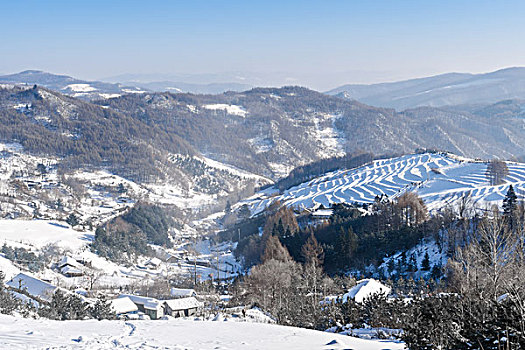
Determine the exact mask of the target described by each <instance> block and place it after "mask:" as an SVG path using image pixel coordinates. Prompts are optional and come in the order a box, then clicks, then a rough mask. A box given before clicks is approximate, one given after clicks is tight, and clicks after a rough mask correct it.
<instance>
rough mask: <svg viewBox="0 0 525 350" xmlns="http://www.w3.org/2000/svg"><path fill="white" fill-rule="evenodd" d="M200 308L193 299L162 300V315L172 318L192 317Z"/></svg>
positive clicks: (197, 302) (200, 305)
mask: <svg viewBox="0 0 525 350" xmlns="http://www.w3.org/2000/svg"><path fill="white" fill-rule="evenodd" d="M202 306H203V303H202V302H200V301H198V300H197V299H195V298H194V297H189V298H179V299H171V300H164V313H165V314H166V315H169V316H172V317H185V316H193V315H195V314H196V313H197V310H198V309H199V308H201V307H202Z"/></svg>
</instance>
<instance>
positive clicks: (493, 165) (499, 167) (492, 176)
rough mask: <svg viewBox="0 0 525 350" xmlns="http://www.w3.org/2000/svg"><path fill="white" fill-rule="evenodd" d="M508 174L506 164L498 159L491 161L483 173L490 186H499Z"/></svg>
mask: <svg viewBox="0 0 525 350" xmlns="http://www.w3.org/2000/svg"><path fill="white" fill-rule="evenodd" d="M508 174H509V169H508V167H507V164H506V163H505V162H504V161H502V160H499V159H494V160H491V161H490V162H489V163H488V165H487V172H486V173H485V175H486V176H487V178H488V179H489V182H490V185H491V186H497V185H501V184H502V183H503V181H504V180H505V177H506V176H507V175H508Z"/></svg>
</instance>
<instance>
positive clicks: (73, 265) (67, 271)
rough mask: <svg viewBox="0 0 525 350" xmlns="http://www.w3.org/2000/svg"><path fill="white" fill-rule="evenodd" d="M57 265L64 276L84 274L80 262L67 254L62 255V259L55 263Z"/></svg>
mask: <svg viewBox="0 0 525 350" xmlns="http://www.w3.org/2000/svg"><path fill="white" fill-rule="evenodd" d="M57 266H58V268H59V270H60V273H61V274H63V275H64V276H66V277H79V276H83V275H84V273H83V272H82V270H81V269H80V264H79V263H78V261H77V260H76V259H73V258H71V257H69V256H64V257H62V259H61V260H60V261H59V262H58V263H57Z"/></svg>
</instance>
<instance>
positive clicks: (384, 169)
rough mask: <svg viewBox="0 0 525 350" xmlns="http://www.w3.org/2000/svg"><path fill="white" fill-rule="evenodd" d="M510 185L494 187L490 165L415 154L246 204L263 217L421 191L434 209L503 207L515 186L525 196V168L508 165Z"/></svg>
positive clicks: (343, 172)
mask: <svg viewBox="0 0 525 350" xmlns="http://www.w3.org/2000/svg"><path fill="white" fill-rule="evenodd" d="M507 166H508V169H509V175H508V176H507V177H506V179H505V183H504V184H501V185H498V186H491V185H490V183H489V179H488V178H487V177H486V175H485V173H486V171H487V163H486V162H482V161H474V160H469V159H464V158H458V157H456V156H454V155H451V154H433V153H424V154H413V155H407V156H402V157H398V158H391V159H382V160H377V161H374V162H372V163H371V164H369V165H365V166H362V167H359V168H357V169H352V170H339V171H335V172H331V173H328V174H326V175H324V176H320V177H318V178H316V179H314V180H311V181H308V182H305V183H303V184H301V185H298V186H296V187H292V188H290V189H288V190H286V191H284V193H282V194H279V195H275V191H272V190H271V189H268V190H266V191H265V192H261V193H258V194H256V195H255V196H254V197H253V198H252V199H249V200H247V201H246V203H247V204H248V205H249V206H250V207H251V209H252V213H258V212H260V211H262V210H264V208H266V207H267V206H268V205H270V204H271V203H273V202H275V201H281V202H283V203H284V204H285V205H287V206H292V207H296V208H299V209H300V208H316V207H318V206H320V205H323V206H325V207H329V206H331V205H332V204H334V203H354V202H357V203H372V202H373V201H374V200H375V198H376V196H381V195H386V196H388V197H389V198H396V197H398V196H400V195H401V194H403V193H405V192H409V191H416V192H417V193H418V194H419V195H420V196H421V197H422V198H423V200H424V201H425V203H426V204H427V207H428V208H429V210H440V209H442V208H445V207H446V206H449V205H450V206H454V205H456V204H457V201H458V200H459V199H461V198H462V197H463V196H469V197H470V198H471V200H472V202H473V203H474V204H476V205H477V206H478V207H479V208H482V209H483V208H485V207H486V206H488V205H491V204H501V201H502V200H503V198H504V196H505V194H506V193H507V191H508V188H509V185H511V184H512V185H513V186H514V188H515V190H516V192H517V193H518V196H520V198H521V197H522V196H523V193H525V164H523V163H513V162H507Z"/></svg>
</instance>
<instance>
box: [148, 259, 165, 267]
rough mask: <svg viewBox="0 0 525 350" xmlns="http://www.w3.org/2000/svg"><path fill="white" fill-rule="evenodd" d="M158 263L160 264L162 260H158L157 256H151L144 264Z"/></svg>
mask: <svg viewBox="0 0 525 350" xmlns="http://www.w3.org/2000/svg"><path fill="white" fill-rule="evenodd" d="M160 264H162V260H160V259H159V258H151V259H149V260H148V262H147V263H146V265H153V266H160Z"/></svg>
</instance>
